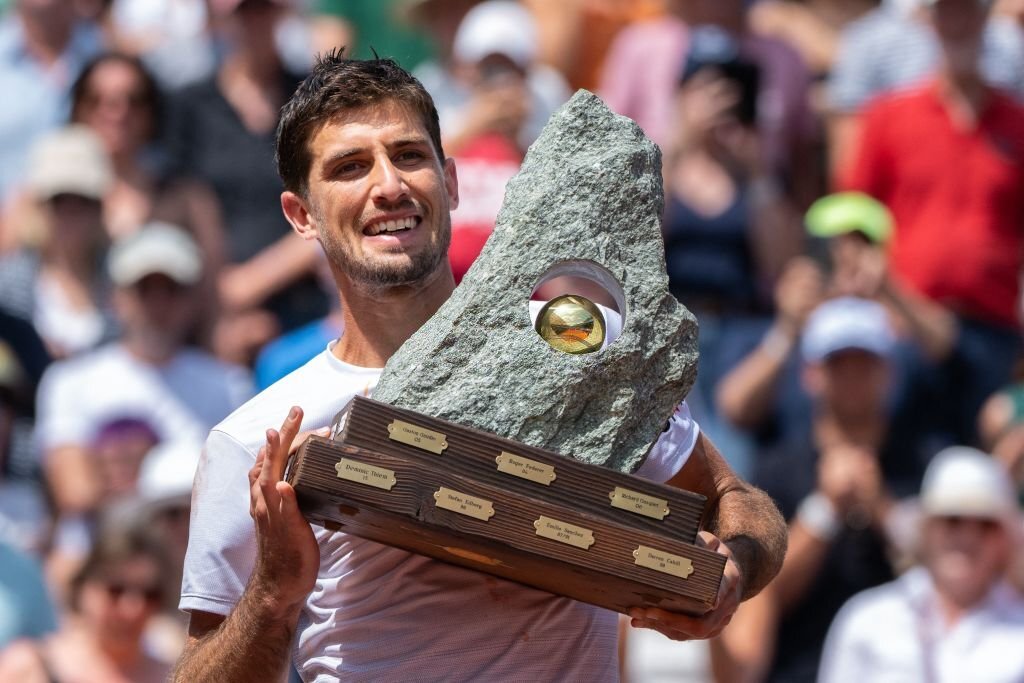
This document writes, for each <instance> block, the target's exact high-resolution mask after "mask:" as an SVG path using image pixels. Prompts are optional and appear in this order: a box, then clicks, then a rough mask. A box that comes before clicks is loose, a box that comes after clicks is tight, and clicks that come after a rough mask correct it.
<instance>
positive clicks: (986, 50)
mask: <svg viewBox="0 0 1024 683" xmlns="http://www.w3.org/2000/svg"><path fill="white" fill-rule="evenodd" d="M976 1H977V2H978V3H979V4H980V5H982V6H988V5H990V4H991V0H976ZM898 4H902V5H909V8H906V7H894V5H898ZM928 4H930V0H905V1H904V2H901V3H895V2H883V3H882V6H881V7H879V8H878V9H875V10H873V11H872V12H869V13H868V14H867V15H865V16H864V17H862V18H861V19H859V20H857V21H855V22H853V23H852V24H850V25H849V26H848V27H847V28H846V29H845V30H844V31H843V33H842V35H841V36H840V43H839V52H838V55H837V58H836V64H835V68H834V69H833V71H832V76H831V78H830V80H829V87H828V96H827V97H828V103H827V108H828V110H829V112H830V115H829V118H828V128H829V140H830V141H829V146H830V150H831V151H830V161H831V167H832V169H833V170H835V171H840V170H842V169H843V168H844V167H845V166H846V165H847V164H848V163H849V160H850V156H851V155H852V154H853V152H854V150H855V149H856V141H857V139H858V136H859V132H860V122H859V120H858V117H857V115H858V113H859V112H860V111H861V110H862V109H863V108H864V107H865V106H867V104H868V103H869V102H871V100H873V99H874V98H875V97H878V96H880V95H884V94H886V93H888V92H891V91H894V90H900V89H903V88H907V87H910V86H913V85H915V84H916V83H917V82H918V81H921V80H922V79H925V78H927V77H928V75H929V74H931V73H934V71H935V68H936V67H937V66H938V64H939V62H940V61H941V59H942V48H941V41H940V40H936V36H935V33H934V31H933V30H931V28H930V26H929V23H930V22H929V19H928V16H927V12H925V13H922V12H921V11H919V8H920V7H921V6H922V5H924V6H927V5H928ZM980 50H981V52H980V55H979V59H980V65H979V69H980V72H981V74H982V75H983V76H984V79H985V81H986V82H987V83H990V84H992V85H993V86H996V87H999V88H1001V89H1004V90H1006V91H1007V92H1010V93H1013V94H1014V96H1015V97H1017V98H1018V99H1024V34H1022V32H1021V29H1020V26H1019V25H1015V24H1014V22H1013V20H1011V19H1009V18H1004V17H994V18H993V19H992V20H991V21H989V22H988V23H987V24H986V25H985V28H984V33H983V36H982V44H981V46H980Z"/></svg>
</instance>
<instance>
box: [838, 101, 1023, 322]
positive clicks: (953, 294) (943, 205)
mask: <svg viewBox="0 0 1024 683" xmlns="http://www.w3.org/2000/svg"><path fill="white" fill-rule="evenodd" d="M861 136H862V137H861V140H860V149H859V150H858V153H857V155H856V158H855V160H854V163H853V165H852V166H851V167H849V168H847V169H846V173H845V174H844V175H843V177H842V179H841V184H842V185H843V186H844V189H849V190H860V191H862V192H866V193H868V194H870V195H872V196H874V197H875V198H877V199H878V200H880V201H881V202H883V203H884V204H886V205H887V206H888V207H889V209H890V210H891V211H892V213H893V217H894V218H895V223H896V227H895V230H894V233H893V237H892V240H891V242H890V245H889V249H890V255H889V256H890V267H891V270H892V272H893V274H894V276H896V277H897V278H898V279H900V280H901V281H903V282H905V283H907V284H909V285H910V286H912V287H913V288H914V289H916V290H917V291H919V292H921V293H922V294H924V295H926V296H928V297H930V298H931V299H934V300H935V301H938V302H940V303H943V304H945V305H947V306H948V307H949V308H951V309H952V310H954V311H956V312H957V313H959V314H962V315H964V316H965V317H969V318H974V319H978V320H984V321H988V322H994V323H998V324H1003V325H1008V326H1015V325H1017V323H1018V307H1017V302H1018V297H1019V294H1020V291H1019V290H1020V284H1019V278H1020V270H1021V265H1022V262H1024V107H1021V106H1020V105H1018V104H1016V103H1015V102H1013V101H1012V100H1011V99H1010V98H1009V97H1007V96H1005V95H1003V94H1001V93H999V92H997V91H994V90H992V91H989V93H988V99H987V102H986V104H985V106H984V108H983V111H982V112H981V115H980V117H979V120H978V122H977V125H976V126H975V127H974V128H971V129H967V128H963V127H960V126H958V125H957V124H955V123H954V121H953V120H952V119H951V118H950V115H949V111H948V109H947V107H946V104H945V103H944V102H943V100H942V99H941V95H940V93H939V90H938V85H937V84H936V83H934V82H932V83H927V84H925V85H923V86H921V87H918V88H914V89H910V90H905V91H902V92H898V93H894V94H891V95H886V96H883V97H881V98H879V99H878V100H876V101H875V102H874V103H873V104H872V105H870V106H869V107H868V108H867V110H866V111H865V112H864V114H863V126H862V133H861Z"/></svg>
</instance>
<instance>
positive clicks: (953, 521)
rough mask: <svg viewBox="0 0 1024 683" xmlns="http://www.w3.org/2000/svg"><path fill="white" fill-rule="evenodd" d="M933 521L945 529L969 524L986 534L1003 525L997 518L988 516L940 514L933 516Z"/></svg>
mask: <svg viewBox="0 0 1024 683" xmlns="http://www.w3.org/2000/svg"><path fill="white" fill-rule="evenodd" d="M935 521H936V522H939V523H940V524H942V526H944V527H946V528H947V529H955V528H958V527H962V526H971V527H974V528H976V529H980V530H981V531H982V532H984V533H986V534H990V533H994V532H996V531H999V530H1001V529H1002V527H1003V525H1002V523H1000V521H999V520H997V519H991V518H988V517H964V516H961V515H941V516H937V517H935Z"/></svg>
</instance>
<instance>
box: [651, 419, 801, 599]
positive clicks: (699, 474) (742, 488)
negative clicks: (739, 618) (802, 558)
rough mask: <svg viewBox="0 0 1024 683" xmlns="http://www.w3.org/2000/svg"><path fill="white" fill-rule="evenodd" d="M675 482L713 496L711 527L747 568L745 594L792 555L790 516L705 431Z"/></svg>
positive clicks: (745, 596)
mask: <svg viewBox="0 0 1024 683" xmlns="http://www.w3.org/2000/svg"><path fill="white" fill-rule="evenodd" d="M668 483H669V485H670V486H675V487H677V488H681V489H686V490H688V491H693V492H694V493H699V494H701V495H704V496H707V499H708V502H707V515H706V520H707V530H708V531H710V532H711V533H712V534H714V535H715V536H717V537H718V539H719V540H721V541H722V542H723V543H724V544H725V545H727V546H728V547H729V548H730V549H731V551H732V556H733V559H734V560H735V561H736V564H738V565H739V568H740V570H741V572H742V577H743V590H742V598H741V599H743V600H746V599H748V598H751V597H753V596H755V595H757V594H758V593H759V592H760V591H761V589H762V588H764V587H765V586H766V585H768V582H769V581H771V580H772V579H773V578H774V577H775V575H776V574H778V572H779V569H781V568H782V560H783V558H784V557H785V555H786V541H787V536H786V521H785V519H783V517H782V513H781V512H779V509H778V508H777V507H776V506H775V503H774V502H773V501H772V499H771V498H770V497H769V496H768V494H767V493H765V492H764V491H762V490H761V489H759V488H757V487H755V486H752V485H750V484H748V483H747V482H745V481H743V480H742V479H740V478H739V476H737V474H736V473H735V472H733V470H732V468H731V467H730V466H729V464H728V463H727V462H726V461H725V458H723V457H722V455H721V453H719V452H718V449H717V448H715V446H714V444H712V443H711V441H710V440H709V439H708V438H707V437H706V436H704V434H703V433H702V434H701V435H700V436H699V437H698V439H697V445H696V446H695V447H694V449H693V453H692V454H691V455H690V458H689V460H687V462H686V465H684V466H683V468H682V469H681V470H680V471H679V473H678V474H677V475H676V476H675V477H673V478H672V479H670V480H669V482H668Z"/></svg>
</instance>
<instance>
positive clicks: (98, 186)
mask: <svg viewBox="0 0 1024 683" xmlns="http://www.w3.org/2000/svg"><path fill="white" fill-rule="evenodd" d="M113 179H114V174H113V170H112V168H111V165H110V157H109V156H108V155H107V151H106V149H105V148H104V147H103V142H102V141H101V140H100V139H99V137H97V135H96V134H95V133H93V132H92V130H91V129H90V128H87V127H86V126H80V125H73V126H67V127H65V128H61V129H59V130H57V131H54V132H52V133H49V134H48V135H46V136H45V137H43V138H42V139H40V140H39V141H38V142H37V143H36V144H35V145H34V146H33V147H32V149H31V151H30V152H29V159H28V171H27V173H26V184H27V186H28V189H29V190H30V191H31V192H32V194H33V195H34V196H35V197H37V198H39V199H43V200H46V199H51V198H53V197H55V196H57V195H59V194H73V195H79V196H81V197H89V198H90V199H96V200H100V199H103V197H104V195H106V193H107V190H109V189H110V186H111V183H113Z"/></svg>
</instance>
